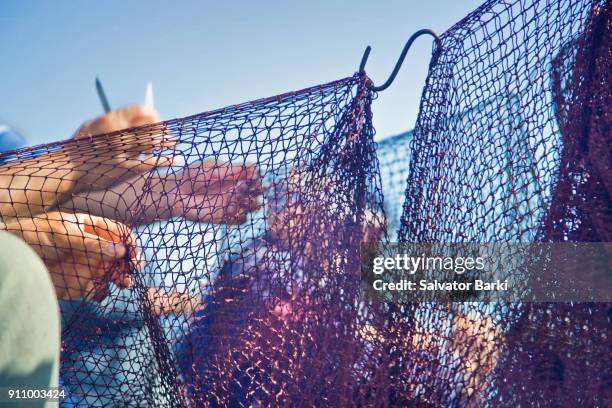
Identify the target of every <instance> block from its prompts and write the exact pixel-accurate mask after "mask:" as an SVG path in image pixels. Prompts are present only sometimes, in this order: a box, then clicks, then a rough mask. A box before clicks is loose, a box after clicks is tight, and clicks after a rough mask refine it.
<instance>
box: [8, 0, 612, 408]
mask: <svg viewBox="0 0 612 408" xmlns="http://www.w3.org/2000/svg"><path fill="white" fill-rule="evenodd" d="M609 30H610V6H609V4H608V3H607V2H594V3H591V2H588V1H584V0H583V1H571V2H570V1H561V2H546V1H515V2H501V1H490V2H487V3H485V4H484V5H483V6H482V7H480V8H479V9H478V10H476V11H475V12H473V13H471V14H470V15H469V16H467V17H466V18H465V19H464V20H462V21H461V22H459V23H458V24H457V25H455V26H454V27H452V28H451V29H450V30H449V31H447V32H446V33H444V34H443V35H442V49H440V50H435V51H436V52H435V55H436V57H435V58H434V60H433V61H432V63H431V66H430V72H429V75H428V78H427V83H426V87H425V90H424V93H423V96H422V100H421V110H420V113H419V117H418V121H417V126H416V129H415V131H414V133H413V134H412V135H411V136H405V137H399V138H396V139H394V140H390V141H387V142H383V143H380V144H379V145H376V144H375V143H374V142H373V140H372V138H373V135H374V129H373V126H372V117H371V111H370V103H371V101H372V99H373V98H374V96H375V95H374V94H373V92H372V91H371V88H370V86H371V83H370V82H369V80H368V79H367V77H365V75H363V74H357V75H355V76H354V77H351V78H346V79H343V80H340V81H336V82H333V83H329V84H326V85H321V86H318V87H314V88H309V89H306V90H302V91H299V92H294V93H289V94H285V95H280V96H277V97H273V98H268V99H264V100H259V101H255V102H251V103H245V104H241V105H236V106H233V107H228V108H225V109H222V110H218V111H214V112H209V113H203V114H199V115H195V116H192V117H188V118H184V119H177V120H171V121H168V122H163V123H160V124H156V125H151V126H145V127H141V128H137V129H131V130H126V131H121V132H115V133H111V134H107V135H102V136H96V137H92V138H89V139H80V140H73V141H68V142H60V143H53V144H50V145H45V146H39V147H35V148H30V149H22V150H19V151H16V152H11V153H8V154H5V155H3V156H0V158H1V159H2V161H3V162H4V164H3V166H2V167H0V176H3V178H2V180H3V183H4V182H5V181H4V180H10V189H9V188H6V189H4V187H5V186H2V187H3V190H2V191H1V194H2V196H0V211H1V214H2V221H3V222H4V223H5V224H6V225H7V229H9V230H11V231H13V232H14V233H18V234H21V235H22V236H23V237H24V238H25V239H26V241H28V242H30V243H31V244H32V243H33V242H34V243H36V244H33V246H34V248H35V250H36V251H37V252H38V253H39V254H40V255H41V257H42V258H43V259H44V260H45V263H46V264H47V266H48V267H49V269H50V272H51V275H52V276H53V277H54V283H55V286H56V288H58V287H59V289H60V290H59V292H60V294H61V296H62V300H61V301H60V303H61V309H62V310H61V311H62V320H63V321H62V369H61V380H62V382H63V384H64V386H65V387H66V389H67V390H68V391H69V393H70V395H71V400H72V402H74V403H75V404H79V405H81V406H109V405H110V406H172V407H174V406H406V405H407V406H431V407H437V406H481V405H487V404H490V405H501V406H534V405H535V406H548V405H549V402H550V401H555V403H558V404H560V405H563V404H566V405H568V406H606V405H609V404H610V402H609V400H608V399H606V398H609V390H610V388H612V387H611V386H610V367H611V366H612V364H610V362H609V356H610V353H609V345H608V344H609V325H610V306H609V305H607V304H574V305H571V304H501V303H493V304H490V303H487V304H485V303H453V304H441V303H438V304H434V303H418V304H417V303H414V304H413V303H402V304H400V303H388V304H378V303H370V302H369V301H368V300H367V299H366V298H364V297H363V296H362V294H361V291H360V277H359V273H360V267H361V264H362V262H364V261H366V262H367V257H368V253H366V251H363V247H362V245H361V244H362V243H363V242H364V241H370V242H372V241H383V242H384V241H386V240H387V233H386V231H385V230H386V229H387V228H388V229H389V231H390V233H392V234H394V233H395V230H396V228H397V226H399V235H398V236H399V239H400V241H403V242H442V243H452V242H495V241H504V242H521V243H528V242H542V241H546V242H547V241H564V240H570V241H598V240H599V241H609V240H610V234H611V230H612V227H611V225H612V223H611V216H610V196H609V195H610V191H611V183H610V177H611V174H612V172H611V171H610V155H609V151H610V149H609V146H610V140H609V115H610V113H609V109H610V108H609V106H610V101H609V91H608V90H609V88H610V87H609V84H610V80H609V72H610V69H609V66H610V55H609V49H610V43H609V38H610V33H609ZM409 138H410V139H411V140H410V143H411V146H410V150H408V148H406V147H405V146H406V142H407V140H408V139H409ZM394 152H395V153H397V152H399V153H404V156H403V157H402V156H397V155H394V154H393V153H394ZM171 156H181V157H182V159H183V161H184V164H181V163H179V162H177V161H176V160H173V159H172V158H171ZM377 157H380V158H381V163H380V172H379V163H378V158H377ZM401 163H404V167H402V165H401ZM156 165H157V166H156ZM169 165H172V166H171V167H168V166H169ZM251 165H254V166H251ZM164 166H166V167H164ZM255 169H256V170H255ZM228 174H230V176H231V177H230V179H231V178H232V177H234V178H235V179H240V180H241V183H242V184H244V183H246V184H247V185H248V184H257V183H258V181H257V180H261V183H262V184H263V189H262V190H263V191H262V194H260V196H259V198H258V200H259V201H260V202H261V204H262V206H261V208H260V209H258V210H257V211H255V212H254V213H252V214H251V215H249V216H248V217H247V219H246V220H243V219H242V218H241V217H238V216H236V219H235V220H232V219H231V218H232V216H233V215H236V212H235V211H231V209H232V208H234V210H235V208H236V206H240V205H242V206H247V207H249V206H250V207H253V208H255V207H257V205H255V204H254V203H252V202H247V203H245V202H240V201H239V200H238V198H237V197H238V196H239V190H240V188H241V187H240V186H239V184H240V183H237V184H236V183H229V185H226V183H225V182H224V180H227V177H226V176H228ZM380 174H382V175H383V179H382V180H381V178H380ZM7 177H8V178H7ZM406 177H408V184H407V189H406V190H405V202H404V204H403V214H402V216H401V220H400V219H399V217H398V215H399V213H400V212H401V211H400V210H399V209H398V206H399V205H401V201H403V200H400V199H399V197H403V195H402V194H398V191H404V187H405V186H406V184H405V180H406ZM396 180H399V181H396ZM398 183H400V184H399V185H398ZM194 191H196V192H197V191H200V192H202V191H206V192H207V193H208V194H204V195H202V194H200V195H194V194H192V193H193V192H194ZM382 191H384V192H385V193H387V192H388V193H389V195H388V196H387V197H386V202H385V203H383V198H382ZM127 197H133V198H134V199H133V200H128V198H127ZM232 206H234V207H232ZM385 208H386V209H387V210H388V211H387V213H388V214H390V217H389V219H388V220H387V217H385ZM87 213H91V214H92V215H87ZM96 214H103V215H104V218H96V217H95V215H96ZM113 220H122V221H123V222H122V223H121V224H118V223H115V222H114V221H113ZM242 221H244V222H242ZM236 223H239V225H235V224H236ZM82 230H85V231H86V232H88V233H89V234H92V235H94V236H96V237H97V238H96V239H94V240H93V241H88V243H87V245H83V243H82V242H81V241H82V240H81V241H79V240H75V239H72V240H71V239H69V238H68V237H69V236H74V235H75V234H76V235H78V232H79V231H82ZM40 237H42V238H40ZM45 237H47V238H48V237H51V239H45ZM37 239H38V241H37ZM115 241H116V242H122V243H126V242H127V243H132V244H133V245H132V246H128V248H132V249H130V250H128V251H126V252H125V256H124V257H123V258H121V259H119V260H115V261H113V262H108V261H107V260H105V258H104V257H101V256H100V255H99V254H100V252H103V251H111V252H112V250H114V249H115V247H114V246H112V244H109V242H110V243H112V242H115ZM135 247H138V248H139V249H140V251H141V252H142V255H139V254H137V253H136V251H135V250H134V249H133V248H135ZM75 269H79V270H83V269H85V270H103V271H104V273H103V276H97V277H95V279H93V280H92V281H89V280H87V281H79V280H75V279H69V278H66V276H70V275H71V273H72V275H74V270H75ZM126 276H127V277H126ZM62 277H63V278H62ZM62 285H63V286H62ZM62 289H63V290H62ZM81 297H84V298H85V299H81Z"/></svg>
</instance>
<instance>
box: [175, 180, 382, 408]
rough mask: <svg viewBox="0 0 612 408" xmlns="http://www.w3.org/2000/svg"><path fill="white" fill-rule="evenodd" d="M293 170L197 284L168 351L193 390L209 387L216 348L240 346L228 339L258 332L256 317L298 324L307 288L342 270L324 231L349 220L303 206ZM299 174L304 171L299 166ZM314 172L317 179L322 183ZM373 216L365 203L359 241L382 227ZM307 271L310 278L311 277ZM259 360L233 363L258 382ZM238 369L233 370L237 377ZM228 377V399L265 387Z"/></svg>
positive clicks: (257, 395)
mask: <svg viewBox="0 0 612 408" xmlns="http://www.w3.org/2000/svg"><path fill="white" fill-rule="evenodd" d="M298 172H299V171H297V170H292V171H291V172H290V175H289V176H288V177H287V180H284V181H283V182H281V183H277V184H276V185H275V187H274V189H275V191H273V192H272V194H271V196H270V197H269V199H268V200H267V201H268V203H269V209H268V214H267V216H266V217H265V219H266V228H265V232H264V233H263V234H262V235H260V236H256V237H255V238H253V240H252V241H251V242H249V243H245V244H243V245H241V249H240V250H239V252H238V253H235V254H233V255H231V256H230V258H229V259H227V260H226V261H225V262H224V264H223V265H222V266H221V270H220V273H219V275H218V276H217V278H216V279H215V280H214V282H213V283H212V285H211V286H210V287H208V286H207V287H205V288H204V289H203V298H204V300H203V302H202V307H200V308H199V309H197V310H196V312H195V313H194V315H193V318H192V319H191V321H190V323H189V331H188V332H186V333H185V334H184V336H183V337H182V338H181V340H180V342H179V344H178V346H177V352H176V355H177V360H178V362H179V366H180V367H181V371H182V374H183V377H184V379H185V381H186V383H187V385H188V390H189V391H190V392H193V393H194V395H208V394H210V393H209V392H207V391H208V389H209V387H210V386H211V384H210V381H209V379H208V378H207V376H210V375H211V373H213V372H214V371H215V370H217V369H218V367H216V366H215V365H214V364H215V363H213V362H212V361H210V360H209V357H211V356H213V355H214V353H215V351H216V350H217V349H218V348H220V347H222V348H223V349H225V348H227V347H232V344H236V347H237V349H240V348H241V346H240V344H239V343H236V342H240V339H241V337H244V336H245V335H246V336H254V337H257V336H265V335H264V334H263V333H260V334H258V333H253V332H252V331H253V330H255V329H254V328H253V327H252V326H251V323H253V324H255V323H256V322H257V321H258V320H260V319H264V320H267V319H270V320H271V321H274V320H275V319H276V322H277V323H278V324H279V325H280V326H281V327H284V325H285V324H287V323H288V324H300V322H301V321H303V320H305V319H309V318H310V317H313V316H310V315H311V314H312V312H311V311H310V309H311V308H312V307H314V306H315V302H316V301H315V300H314V296H312V295H311V293H312V291H313V290H319V289H321V288H323V287H324V286H325V285H327V284H330V283H331V282H330V280H331V279H334V275H336V274H337V275H342V274H347V273H348V271H347V270H346V269H345V267H346V259H345V256H346V255H345V254H344V253H342V252H341V250H339V248H336V246H338V245H339V244H338V242H336V240H335V239H332V238H331V236H333V234H343V233H344V234H351V231H352V232H353V233H355V232H356V231H353V229H352V228H353V227H355V225H352V224H354V223H351V222H349V220H348V219H347V220H344V219H343V220H338V219H336V218H335V217H336V215H335V214H333V213H332V212H330V211H331V209H330V208H326V207H325V204H323V205H322V206H318V205H314V206H310V205H309V201H308V200H309V199H308V198H307V195H308V193H305V189H304V188H303V186H301V185H300V184H301V183H303V180H302V181H300V180H299V179H298V177H297V173H298ZM301 176H302V177H303V178H304V177H307V176H306V175H305V173H302V175H301ZM314 177H317V176H316V175H314ZM317 178H319V180H318V182H320V183H322V184H324V183H325V182H324V181H322V179H321V178H320V177H317ZM314 194H315V195H317V194H320V193H319V192H315V193H314ZM310 198H311V199H312V198H313V197H310ZM318 201H320V200H318ZM332 206H333V205H332ZM315 207H316V208H315ZM328 212H329V213H328ZM349 218H351V217H349ZM374 218H376V217H375V216H373V213H372V212H370V211H368V210H366V214H365V215H364V220H363V224H364V228H363V230H361V231H359V232H357V235H359V238H358V239H360V240H361V241H377V240H379V239H380V236H381V235H382V234H383V233H384V226H382V225H380V224H376V223H375V220H374ZM349 224H351V225H349ZM326 236H327V237H330V238H329V239H326V238H325V237H326ZM332 241H333V242H332ZM355 273H357V274H358V273H359V272H358V271H355ZM312 274H316V276H317V277H318V278H317V279H316V282H314V281H313V277H312V276H311V275H312ZM353 278H354V277H353ZM266 316H267V317H266ZM314 318H315V319H316V316H315V317H314ZM270 324H275V323H273V322H272V323H270ZM218 330H222V334H220V333H219V334H218V333H217V331H218ZM244 331H246V333H245V332H244ZM211 358H212V357H211ZM262 364H265V363H263V362H258V363H255V362H253V361H251V362H248V363H247V362H246V361H245V362H243V364H241V366H240V369H237V368H236V370H238V371H239V372H242V373H248V374H246V376H248V377H252V378H255V377H256V378H259V380H258V381H260V383H259V385H261V381H264V382H265V381H266V380H264V377H265V373H264V372H263V371H261V370H262V369H261V365H262ZM247 366H248V367H249V368H246V367H247ZM239 372H236V373H235V375H236V376H239V375H240V373H239ZM258 373H259V374H258ZM234 380H235V381H236V383H238V382H240V384H241V386H240V387H238V386H236V387H235V388H236V390H235V392H234V393H233V395H232V398H233V399H232V400H231V401H230V402H229V403H230V404H247V405H248V404H258V403H260V402H261V399H262V394H261V393H262V392H265V391H264V390H263V388H265V387H261V386H259V385H257V384H254V383H249V384H246V383H245V379H244V378H242V377H241V378H237V377H236V378H234ZM230 387H233V386H232V385H230ZM238 388H239V389H238Z"/></svg>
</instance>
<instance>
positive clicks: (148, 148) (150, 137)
mask: <svg viewBox="0 0 612 408" xmlns="http://www.w3.org/2000/svg"><path fill="white" fill-rule="evenodd" d="M144 134H147V137H143V135H144ZM175 143H176V141H175V140H174V139H173V138H172V137H171V136H169V134H168V132H166V131H165V129H164V128H163V127H160V128H153V127H151V128H139V129H134V130H132V131H130V132H116V133H113V134H109V135H105V136H102V137H91V136H89V137H85V138H81V139H77V140H72V141H68V142H64V143H62V144H58V145H57V146H52V147H51V151H49V152H47V153H44V154H40V155H38V156H35V157H24V158H22V159H19V158H18V159H16V160H12V161H11V162H9V163H7V164H5V165H3V166H0V218H3V219H5V220H6V219H7V218H11V217H18V216H21V217H30V216H32V215H34V214H38V213H41V212H43V211H45V210H48V209H50V208H52V207H54V206H55V205H57V204H58V203H59V202H61V201H63V200H65V199H66V198H67V197H68V196H70V195H72V194H74V193H77V192H80V191H91V190H100V189H105V188H108V187H109V186H112V185H114V184H117V183H120V182H121V181H123V180H125V179H127V178H130V177H134V176H135V175H138V174H142V173H146V172H148V171H150V170H151V169H153V168H155V167H157V166H168V165H171V164H172V163H173V162H174V161H173V156H157V155H154V154H153V153H154V152H155V151H159V150H162V149H165V148H169V147H172V146H174V144H175Z"/></svg>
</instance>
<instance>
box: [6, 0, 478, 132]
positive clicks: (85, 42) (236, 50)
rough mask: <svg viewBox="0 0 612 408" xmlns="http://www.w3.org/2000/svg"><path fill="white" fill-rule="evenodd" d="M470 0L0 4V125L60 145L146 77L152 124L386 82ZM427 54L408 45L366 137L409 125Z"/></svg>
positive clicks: (137, 90) (139, 93) (128, 97)
mask: <svg viewBox="0 0 612 408" xmlns="http://www.w3.org/2000/svg"><path fill="white" fill-rule="evenodd" d="M480 2H481V1H474V0H461V1H453V0H441V1H431V2H422V1H378V2H374V1H369V2H367V1H355V0H353V1H316V0H310V1H301V2H288V1H284V2H282V1H260V2H255V1H249V2H247V1H236V2H212V1H211V2H207V1H176V2H168V1H146V2H145V1H102V2H85V1H76V0H75V1H61V0H58V1H28V2H24V1H17V0H3V1H2V4H1V5H0V49H1V50H2V63H1V64H0V78H1V79H0V123H6V124H8V125H10V126H12V127H13V128H14V129H16V130H17V131H19V132H21V133H22V134H23V135H24V136H25V137H26V138H27V139H28V141H29V142H30V143H32V144H37V143H43V142H49V141H53V140H59V139H66V138H68V137H70V136H71V134H72V133H73V132H74V130H75V129H76V128H77V127H78V126H79V125H80V123H82V122H83V121H84V120H85V119H88V118H91V117H95V116H98V115H100V114H101V113H102V108H101V106H100V102H99V100H98V98H97V96H96V93H95V88H94V78H95V77H96V76H99V77H100V78H101V80H102V82H103V84H104V87H105V89H106V92H107V94H108V98H109V100H110V103H111V106H113V107H118V106H122V105H126V104H133V103H141V102H142V99H143V96H144V91H145V86H146V83H147V81H149V80H150V81H152V82H153V86H154V90H155V104H156V108H157V109H158V110H159V112H160V115H161V116H162V118H163V119H171V118H175V117H181V116H186V115H191V114H194V113H197V112H203V111H207V110H211V109H215V108H219V107H223V106H226V105H230V104H235V103H240V102H243V101H247V100H251V99H256V98H260V97H266V96H271V95H275V94H279V93H283V92H286V91H291V90H297V89H301V88H304V87H307V86H311V85H316V84H319V83H324V82H329V81H332V80H335V79H338V78H341V77H345V76H349V75H351V74H353V73H354V71H356V70H357V68H358V65H359V61H360V59H361V55H362V53H363V50H364V48H365V46H366V45H368V44H370V45H371V46H372V47H373V50H372V54H371V55H370V60H369V63H368V66H367V67H366V70H367V71H368V74H369V75H370V77H371V78H372V79H373V81H374V83H375V84H380V83H382V82H383V81H384V80H386V78H387V76H388V75H389V73H390V71H391V69H392V68H393V65H394V64H395V61H396V59H397V57H398V55H399V53H400V51H401V48H402V47H403V45H404V42H405V41H406V39H407V38H408V37H409V36H410V35H411V34H412V33H413V32H414V31H416V30H418V29H420V28H432V29H434V30H435V31H437V32H439V33H441V32H443V31H444V30H446V29H447V28H448V27H450V26H451V25H452V24H454V23H455V22H457V21H458V20H460V19H461V18H463V17H464V16H465V15H466V14H467V13H468V12H470V11H472V10H473V9H475V8H476V7H477V6H478V5H479V3H480ZM430 51H431V37H424V38H421V39H420V40H418V41H417V43H415V45H414V46H413V49H412V50H411V52H410V53H409V54H408V57H407V59H406V62H405V64H404V67H403V68H402V70H401V71H400V73H399V75H398V78H397V80H396V81H395V83H394V84H393V85H392V87H391V88H389V89H388V90H386V91H384V92H382V93H381V94H380V95H379V98H378V100H376V101H375V105H374V125H375V127H376V129H377V137H378V138H382V137H385V136H389V135H392V134H396V133H400V132H402V131H405V130H408V129H410V128H412V127H413V126H414V122H415V120H416V115H417V112H418V104H419V99H420V94H421V90H422V86H423V83H424V79H425V75H426V71H427V65H428V63H429V56H430Z"/></svg>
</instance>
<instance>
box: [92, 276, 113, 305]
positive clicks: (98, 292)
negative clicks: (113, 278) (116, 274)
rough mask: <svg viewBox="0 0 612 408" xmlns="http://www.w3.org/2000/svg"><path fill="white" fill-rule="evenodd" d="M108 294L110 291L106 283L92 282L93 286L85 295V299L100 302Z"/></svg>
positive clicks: (103, 281)
mask: <svg viewBox="0 0 612 408" xmlns="http://www.w3.org/2000/svg"><path fill="white" fill-rule="evenodd" d="M109 293H110V290H109V289H108V281H106V280H98V281H94V282H93V286H92V288H91V290H90V291H89V293H87V294H86V297H87V298H88V299H91V300H94V301H96V302H101V301H103V300H104V299H105V298H106V297H107V296H108V294H109Z"/></svg>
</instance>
